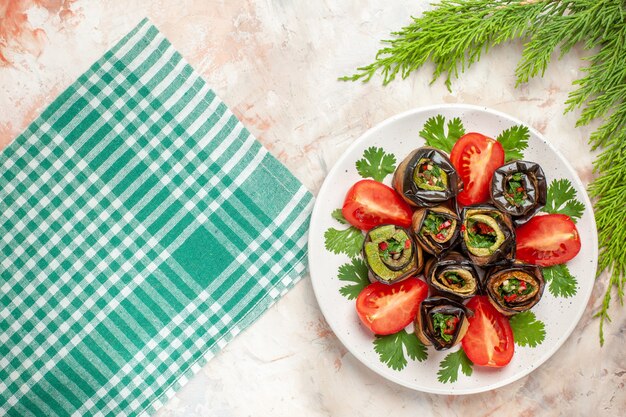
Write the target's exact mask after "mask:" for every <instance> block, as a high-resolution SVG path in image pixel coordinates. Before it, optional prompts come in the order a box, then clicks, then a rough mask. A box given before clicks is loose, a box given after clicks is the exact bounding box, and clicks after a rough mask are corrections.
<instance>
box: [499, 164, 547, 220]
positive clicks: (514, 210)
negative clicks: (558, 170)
mask: <svg viewBox="0 0 626 417" xmlns="http://www.w3.org/2000/svg"><path fill="white" fill-rule="evenodd" d="M546 196H547V184H546V176H545V175H544V173H543V170H542V169H541V167H540V166H539V165H538V164H536V163H534V162H527V161H513V162H510V163H508V164H506V165H503V166H501V167H500V168H498V169H497V170H496V171H495V172H494V173H493V178H492V179H491V200H492V201H493V204H494V205H495V206H496V207H497V208H498V209H499V210H501V211H503V212H506V213H508V214H510V215H511V217H513V221H514V222H515V224H516V225H521V224H524V223H526V222H527V221H528V220H530V218H531V217H533V216H534V215H535V214H536V213H537V212H538V211H539V210H541V209H542V208H543V206H545V204H546Z"/></svg>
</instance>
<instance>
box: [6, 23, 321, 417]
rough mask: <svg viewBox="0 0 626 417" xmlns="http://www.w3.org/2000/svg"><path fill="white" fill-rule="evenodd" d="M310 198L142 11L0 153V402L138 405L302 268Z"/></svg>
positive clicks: (204, 355) (63, 408)
mask: <svg viewBox="0 0 626 417" xmlns="http://www.w3.org/2000/svg"><path fill="white" fill-rule="evenodd" d="M311 205H312V196H311V194H310V193H309V192H308V191H307V190H306V189H305V188H304V187H303V186H302V185H301V184H300V183H299V182H298V181H297V180H296V179H295V178H294V177H293V176H292V175H291V174H290V173H289V172H288V171H287V170H286V169H285V168H284V167H283V166H282V165H281V164H280V163H279V162H278V161H277V160H276V159H274V158H273V157H272V156H271V155H270V154H269V153H268V152H267V151H266V149H265V148H263V146H261V145H260V144H259V143H258V142H257V141H256V140H255V139H254V138H253V137H252V136H251V135H250V133H249V132H248V131H247V130H246V129H245V127H243V125H242V124H241V123H240V122H239V121H238V120H237V119H236V117H234V116H233V114H232V113H231V112H230V111H229V110H228V109H227V107H226V106H225V105H224V103H223V102H222V101H221V100H220V99H219V98H218V97H216V95H215V93H214V92H213V91H212V90H211V89H210V88H209V87H208V86H207V85H206V83H205V82H204V81H203V80H202V78H200V77H199V76H198V75H197V74H196V73H195V72H194V70H193V69H192V68H191V67H190V66H189V65H188V64H187V63H186V62H185V61H184V60H183V59H182V57H181V56H180V55H179V54H178V53H177V52H176V51H175V50H174V48H173V47H172V46H171V45H170V43H169V42H168V41H167V40H166V39H165V38H164V37H163V36H162V35H161V34H160V33H159V32H158V30H157V29H156V28H155V27H154V26H152V25H151V24H150V23H149V22H148V21H147V20H144V21H142V22H141V23H140V24H139V25H138V26H137V28H135V29H134V30H133V31H132V32H131V33H130V34H128V35H127V36H126V37H125V38H124V39H123V40H122V41H120V43H118V44H117V45H116V46H115V47H114V48H113V49H111V50H110V51H109V52H107V53H106V54H105V55H104V56H103V57H102V58H101V59H100V60H98V61H97V62H96V63H95V64H94V65H93V66H92V67H91V68H90V69H89V70H88V71H87V72H86V73H85V74H83V75H82V76H81V77H80V78H79V79H78V80H77V81H76V82H75V83H74V84H72V85H71V86H70V87H69V88H68V89H67V90H66V91H65V92H63V93H62V94H61V95H60V96H59V97H58V98H57V99H56V100H55V101H54V102H53V103H52V104H51V105H50V107H48V108H47V109H46V110H45V111H44V112H43V114H42V115H41V116H40V117H39V118H38V119H37V120H35V121H34V122H33V123H32V124H31V125H30V127H28V129H26V131H25V132H24V133H23V134H22V135H20V136H19V137H18V138H16V139H15V141H14V142H13V143H12V144H11V145H9V146H8V147H7V148H6V149H4V150H3V151H2V152H1V153H0V249H1V250H0V253H1V255H0V256H1V258H0V272H1V278H0V415H9V416H17V415H19V416H36V417H40V416H48V415H73V416H88V415H112V416H113V415H114V416H121V415H142V414H151V413H153V412H154V410H155V409H156V408H158V407H159V405H161V404H162V403H163V402H164V401H166V400H167V399H168V398H169V397H171V396H172V395H173V394H174V392H175V391H176V390H177V389H178V388H179V387H180V386H181V385H182V384H184V383H185V382H186V380H187V379H188V378H189V377H190V376H191V375H192V374H193V373H194V372H197V371H198V370H199V369H200V367H201V366H202V365H203V364H204V363H206V361H207V360H208V359H210V358H211V357H212V356H213V355H215V353H216V352H218V351H219V350H220V349H221V348H222V347H224V346H225V345H226V344H227V343H228V341H229V340H231V339H232V338H233V337H234V336H235V335H237V333H239V332H241V331H242V329H244V328H245V327H246V326H248V325H249V324H250V323H251V322H253V321H254V320H255V319H256V318H257V317H258V316H259V315H260V314H262V313H263V312H264V311H265V310H266V309H267V308H268V307H269V306H270V305H271V304H272V303H273V302H274V301H276V300H277V299H278V298H280V296H281V295H282V294H284V293H285V292H286V291H287V290H288V289H289V288H290V287H292V286H293V285H294V283H295V282H296V281H297V280H298V279H299V278H300V277H301V276H302V274H303V273H304V270H305V257H306V237H307V229H308V221H309V215H310V210H311Z"/></svg>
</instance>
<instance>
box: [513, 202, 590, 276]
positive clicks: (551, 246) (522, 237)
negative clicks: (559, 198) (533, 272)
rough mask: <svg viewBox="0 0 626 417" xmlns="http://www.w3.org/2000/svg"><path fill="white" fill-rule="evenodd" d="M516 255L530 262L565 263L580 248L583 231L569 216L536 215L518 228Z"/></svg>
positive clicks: (549, 264)
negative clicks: (581, 231)
mask: <svg viewBox="0 0 626 417" xmlns="http://www.w3.org/2000/svg"><path fill="white" fill-rule="evenodd" d="M515 235H516V238H515V241H516V243H517V252H516V255H515V257H516V258H517V259H518V260H520V261H524V262H526V263H531V264H535V265H540V266H551V265H558V264H562V263H565V262H567V261H569V260H570V259H572V258H573V257H574V256H576V255H578V252H580V235H579V234H578V229H576V225H575V224H574V222H573V221H572V219H571V218H570V217H569V216H566V215H565V214H546V215H544V216H535V217H533V218H532V219H530V220H529V221H528V223H525V224H524V225H522V226H520V227H519V228H517V230H516V231H515Z"/></svg>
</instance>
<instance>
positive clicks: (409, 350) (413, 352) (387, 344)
mask: <svg viewBox="0 0 626 417" xmlns="http://www.w3.org/2000/svg"><path fill="white" fill-rule="evenodd" d="M374 350H375V351H376V353H378V356H379V357H380V360H381V362H383V363H385V364H386V365H387V366H388V367H390V368H391V369H395V370H396V371H400V370H402V369H404V367H405V366H406V365H407V363H408V361H407V359H406V356H408V357H409V358H411V359H413V360H416V361H419V362H422V361H425V360H426V359H427V358H428V351H427V350H426V346H424V344H423V343H422V342H421V341H420V340H419V339H418V338H417V336H416V335H415V334H413V333H408V332H407V331H406V330H400V331H399V332H398V333H394V334H390V335H388V336H376V340H374ZM405 354H406V356H405Z"/></svg>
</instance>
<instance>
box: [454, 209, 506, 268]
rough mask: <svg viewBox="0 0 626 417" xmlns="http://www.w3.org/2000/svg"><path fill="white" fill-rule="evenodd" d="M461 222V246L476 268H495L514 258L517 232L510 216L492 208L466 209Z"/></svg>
mask: <svg viewBox="0 0 626 417" xmlns="http://www.w3.org/2000/svg"><path fill="white" fill-rule="evenodd" d="M461 219H462V225H461V247H462V248H463V251H464V252H465V254H467V256H468V257H469V258H470V260H471V261H472V262H473V263H474V264H475V265H477V266H485V265H493V264H497V263H502V262H503V261H506V260H510V259H512V258H513V257H514V255H515V229H514V228H513V221H512V220H511V216H509V215H508V214H507V213H503V212H501V211H499V210H497V209H496V208H495V207H493V206H490V205H477V206H467V207H465V208H463V212H462V214H461Z"/></svg>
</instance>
